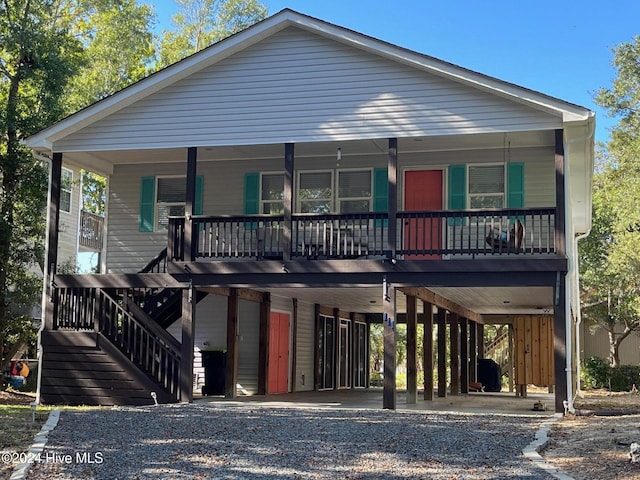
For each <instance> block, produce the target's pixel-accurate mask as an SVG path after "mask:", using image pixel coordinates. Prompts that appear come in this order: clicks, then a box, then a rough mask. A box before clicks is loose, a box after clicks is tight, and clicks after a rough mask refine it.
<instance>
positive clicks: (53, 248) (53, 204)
mask: <svg viewBox="0 0 640 480" xmlns="http://www.w3.org/2000/svg"><path fill="white" fill-rule="evenodd" d="M50 175H51V189H50V190H49V223H48V225H47V256H46V259H47V260H46V261H47V264H46V265H45V281H46V282H47V283H46V285H45V287H44V288H45V291H46V307H45V312H44V313H45V318H44V322H45V328H46V329H47V330H52V329H53V325H54V315H55V313H56V312H55V305H54V303H53V302H52V299H53V293H54V292H53V286H52V282H53V276H54V275H55V274H56V269H57V268H58V225H59V223H60V189H61V186H62V185H61V184H62V153H54V154H53V158H52V160H51V174H50ZM40 371H41V369H40Z"/></svg>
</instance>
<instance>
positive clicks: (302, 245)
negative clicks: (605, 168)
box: [26, 9, 595, 411]
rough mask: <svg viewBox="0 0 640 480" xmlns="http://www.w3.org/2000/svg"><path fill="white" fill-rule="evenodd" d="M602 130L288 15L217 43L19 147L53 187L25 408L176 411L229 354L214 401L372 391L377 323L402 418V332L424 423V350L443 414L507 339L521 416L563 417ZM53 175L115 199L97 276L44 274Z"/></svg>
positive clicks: (585, 116) (389, 397)
mask: <svg viewBox="0 0 640 480" xmlns="http://www.w3.org/2000/svg"><path fill="white" fill-rule="evenodd" d="M594 123H595V119H594V114H593V112H591V111H589V110H587V109H585V108H583V107H580V106H577V105H573V104H571V103H568V102H565V101H562V100H559V99H556V98H552V97H550V96H547V95H544V94H541V93H537V92H534V91H531V90H528V89H526V88H522V87H519V86H517V85H513V84H510V83H506V82H503V81H500V80H498V79H495V78H491V77H488V76H486V75H483V74H480V73H477V72H473V71H470V70H467V69H464V68H461V67H458V66H456V65H452V64H450V63H446V62H444V61H441V60H438V59H435V58H432V57H429V56H426V55H423V54H420V53H416V52H413V51H409V50H406V49H403V48H400V47H397V46H395V45H391V44H388V43H385V42H383V41H380V40H377V39H375V38H371V37H368V36H365V35H362V34H359V33H357V32H354V31H351V30H348V29H345V28H341V27H339V26H336V25H332V24H329V23H326V22H324V21H322V20H319V19H316V18H311V17H309V16H306V15H303V14H300V13H297V12H295V11H292V10H288V9H286V10H283V11H281V12H279V13H277V14H275V15H273V16H271V17H269V18H267V19H266V20H264V21H262V22H260V23H258V24H256V25H253V26H252V27H250V28H248V29H246V30H244V31H242V32H239V33H237V34H235V35H233V36H231V37H229V38H227V39H225V40H223V41H221V42H218V43H216V44H213V45H211V46H210V47H209V48H207V49H205V50H203V51H201V52H199V53H197V54H195V55H193V56H190V57H188V58H186V59H184V60H182V61H181V62H178V63H176V64H174V65H172V66H170V67H168V68H165V69H164V70H161V71H159V72H157V73H155V74H153V75H151V76H149V77H148V78H146V79H144V80H142V81H140V82H138V83H136V84H134V85H131V86H130V87H128V88H126V89H124V90H122V91H120V92H118V93H116V94H114V95H113V96H111V97H108V98H106V99H104V100H102V101H100V102H98V103H96V104H94V105H91V106H89V107H87V108H85V109H84V110H82V111H80V112H78V113H76V114H74V115H72V116H70V117H68V118H66V119H64V120H62V121H60V122H58V123H56V124H54V125H52V126H50V127H49V128H47V129H45V130H43V131H41V132H39V133H37V134H35V135H33V136H32V137H29V138H28V139H27V140H26V145H27V146H29V147H30V148H32V149H33V150H34V151H35V152H36V154H37V155H40V156H42V157H46V158H49V159H50V161H51V167H52V174H51V184H52V188H51V198H50V200H51V201H50V205H51V207H50V218H51V222H50V224H49V230H48V231H49V233H48V246H49V247H48V261H47V265H48V271H47V272H46V279H45V288H46V297H45V300H46V307H47V308H46V312H45V322H44V327H43V331H42V332H41V344H42V352H41V355H42V362H43V368H42V369H41V375H42V376H41V383H40V390H39V395H40V399H41V400H42V401H43V402H46V403H102V404H117V403H147V404H148V403H150V402H151V400H150V395H151V392H155V394H156V397H157V400H158V401H190V400H191V399H192V398H193V394H194V387H193V384H194V383H196V386H200V385H201V384H202V379H201V378H200V375H201V374H202V372H201V370H200V369H199V368H200V364H199V361H196V362H194V352H197V354H198V356H199V355H200V352H201V351H207V350H220V349H222V350H225V351H226V354H225V357H224V363H223V364H222V366H220V365H219V366H218V367H219V369H221V370H222V371H223V372H224V375H223V381H222V383H223V387H224V388H223V391H224V394H225V395H226V396H227V397H235V396H236V395H239V394H265V393H277V392H291V391H305V390H332V389H343V388H346V389H351V388H366V387H368V386H369V365H368V363H369V355H368V348H369V347H368V345H369V341H368V336H369V333H370V325H371V324H374V323H378V324H380V323H382V325H383V328H384V352H385V367H384V368H385V370H384V386H383V394H382V405H383V407H384V408H395V392H396V382H395V366H394V363H395V356H394V352H395V348H396V344H395V335H394V329H395V327H396V325H397V324H398V323H399V322H406V323H407V330H408V359H409V366H408V369H407V370H408V401H409V402H415V401H416V396H417V389H416V369H415V362H416V359H415V350H416V349H415V345H416V342H417V341H423V342H424V344H425V350H426V351H427V352H428V353H427V354H426V355H425V359H424V363H425V366H426V370H427V371H429V372H432V371H433V367H434V363H433V362H434V359H435V358H437V368H438V385H437V394H438V395H441V396H444V395H446V394H452V395H456V394H459V393H464V392H466V391H468V388H469V382H470V381H473V380H475V379H476V378H477V375H478V371H477V368H476V365H477V358H478V357H481V356H482V355H483V353H482V352H483V348H482V344H483V341H482V339H483V335H482V331H483V324H484V323H485V322H494V321H496V322H498V321H501V322H506V323H509V324H510V325H512V326H513V329H514V337H513V338H514V345H515V346H514V348H515V351H516V361H515V368H516V384H517V386H518V391H519V393H520V394H526V384H528V383H538V384H540V385H548V386H549V387H550V388H551V387H554V386H555V394H556V410H557V411H564V408H563V401H566V400H568V401H571V399H572V397H573V394H572V392H573V389H574V382H575V375H574V374H575V364H574V360H575V353H574V352H575V342H574V338H575V319H576V315H577V312H578V311H579V303H578V295H577V290H576V288H577V282H576V275H577V269H576V238H577V236H578V235H581V234H585V233H587V232H588V231H589V228H590V222H591V175H592V164H593V143H594ZM65 165H73V166H75V167H77V168H83V169H87V170H90V171H93V172H97V173H100V174H102V175H104V176H106V177H107V178H108V202H107V203H108V205H107V213H106V217H105V222H104V226H103V227H102V228H103V229H104V230H103V233H104V238H105V241H104V243H103V244H102V246H101V247H100V249H101V272H102V273H100V274H92V275H86V274H85V275H74V274H62V273H61V272H59V271H57V270H56V268H57V265H58V261H57V258H58V257H57V256H58V255H59V254H58V250H57V246H59V239H58V236H57V232H58V226H59V225H60V222H61V218H62V213H60V210H61V208H62V196H61V178H62V177H61V176H62V173H61V172H62V171H63V170H62V169H63V168H65ZM417 323H423V324H424V326H425V327H424V329H425V331H426V332H427V334H426V335H425V336H424V339H417V338H416V333H415V332H416V324H417ZM436 327H437V331H438V335H437V339H436V341H435V342H434V341H433V335H430V333H432V332H434V331H435V330H434V328H436ZM447 344H448V345H449V350H450V351H451V354H450V355H451V358H450V363H451V367H450V371H449V372H447V364H446V355H447V353H446V352H447ZM430 367H431V368H430ZM447 376H450V382H449V385H447ZM425 385H426V388H425V398H426V399H429V398H432V395H433V392H434V390H436V388H435V387H436V386H435V385H433V376H432V375H431V374H429V375H425ZM196 393H197V392H196Z"/></svg>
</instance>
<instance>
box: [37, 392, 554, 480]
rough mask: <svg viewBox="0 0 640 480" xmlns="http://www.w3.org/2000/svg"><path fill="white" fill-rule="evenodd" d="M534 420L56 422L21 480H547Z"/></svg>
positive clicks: (123, 418) (318, 417) (128, 412)
mask: <svg viewBox="0 0 640 480" xmlns="http://www.w3.org/2000/svg"><path fill="white" fill-rule="evenodd" d="M541 421H542V420H541V419H540V418H537V417H533V416H502V415H464V414H445V413H433V412H407V411H397V412H392V411H388V410H356V409H339V408H318V407H314V408H301V407H297V408H286V407H273V406H256V405H247V404H245V405H237V404H225V403H206V404H205V403H201V404H198V403H196V404H177V405H161V406H156V407H135V408H128V407H125V408H114V409H103V410H89V411H76V412H70V411H63V412H62V414H61V417H60V422H59V423H58V426H57V427H56V428H55V430H54V431H53V432H52V433H51V434H50V435H49V443H48V444H47V447H46V448H45V450H44V452H43V454H42V461H41V462H39V463H35V464H34V465H33V466H32V468H31V470H30V471H29V474H28V477H27V478H28V479H46V480H54V479H146V478H149V479H152V478H153V479H169V478H171V479H187V478H189V479H242V480H245V479H247V480H254V479H292V478H296V479H371V480H373V479H376V480H377V479H405V478H422V479H436V480H440V479H465V480H467V479H468V480H475V479H492V480H493V479H531V480H533V479H548V478H551V477H549V476H548V474H546V473H545V472H543V471H541V470H539V469H537V468H536V467H534V466H533V464H531V463H530V462H528V461H527V460H526V459H525V458H524V457H523V455H522V449H523V448H524V447H525V446H526V445H528V444H529V443H531V441H533V439H534V435H535V432H536V431H537V429H538V427H539V426H540V423H541Z"/></svg>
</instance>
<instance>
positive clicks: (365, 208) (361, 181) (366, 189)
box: [338, 170, 373, 213]
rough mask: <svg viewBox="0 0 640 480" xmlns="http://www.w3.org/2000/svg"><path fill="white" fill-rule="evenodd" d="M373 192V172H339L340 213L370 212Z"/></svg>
mask: <svg viewBox="0 0 640 480" xmlns="http://www.w3.org/2000/svg"><path fill="white" fill-rule="evenodd" d="M372 190H373V189H372V188H371V170H357V171H349V170H347V171H340V172H338V211H339V212H340V213H362V212H370V211H371V193H372Z"/></svg>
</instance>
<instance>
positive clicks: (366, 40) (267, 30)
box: [25, 9, 594, 151]
mask: <svg viewBox="0 0 640 480" xmlns="http://www.w3.org/2000/svg"><path fill="white" fill-rule="evenodd" d="M290 26H295V27H298V28H301V29H304V30H307V31H309V32H313V33H315V34H318V35H321V36H324V37H326V38H330V39H332V40H334V41H337V42H341V43H343V44H347V45H350V46H352V47H355V48H358V49H361V50H364V51H367V52H369V53H372V54H375V55H379V56H381V57H384V58H387V59H390V60H392V61H395V62H399V63H401V64H404V65H408V66H411V67H413V68H416V69H418V70H422V71H425V72H428V73H431V74H434V75H438V76H440V77H443V78H446V79H449V80H452V81H455V82H458V83H461V84H465V85H468V86H471V87H473V88H477V89H479V90H482V91H485V92H488V93H491V94H494V95H497V96H500V97H503V98H506V99H509V100H512V101H514V102H517V103H521V104H524V105H527V106H529V107H532V108H535V109H537V110H540V111H543V112H547V113H550V114H553V115H556V116H560V117H561V118H562V120H563V122H565V123H569V122H572V123H574V124H575V122H577V123H579V124H585V125H587V124H591V128H590V129H593V116H594V115H593V112H591V111H589V110H588V109H586V108H584V107H580V106H578V105H575V104H572V103H569V102H565V101H563V100H560V99H557V98H554V97H551V96H548V95H545V94H542V93H539V92H535V91H533V90H530V89H527V88H524V87H520V86H518V85H515V84H512V83H508V82H504V81H502V80H499V79H496V78H493V77H490V76H487V75H484V74H481V73H478V72H474V71H472V70H469V69H466V68H463V67H460V66H457V65H454V64H451V63H448V62H445V61H442V60H439V59H436V58H434V57H430V56H428V55H424V54H421V53H417V52H414V51H411V50H408V49H405V48H402V47H398V46H395V45H392V44H390V43H387V42H384V41H381V40H378V39H375V38H373V37H370V36H367V35H364V34H361V33H358V32H355V31H353V30H349V29H346V28H343V27H339V26H336V25H333V24H331V23H328V22H325V21H322V20H319V19H316V18H313V17H310V16H307V15H303V14H301V13H298V12H295V11H293V10H290V9H284V10H282V11H280V12H279V13H277V14H275V15H273V16H271V17H268V18H266V19H265V20H262V21H261V22H258V23H256V24H255V25H253V26H251V27H249V28H247V29H245V30H243V31H241V32H238V33H236V34H234V35H232V36H230V37H228V38H226V39H224V40H221V41H220V42H217V43H215V44H213V45H211V46H209V47H207V48H206V49H204V50H201V51H200V52H197V53H195V54H193V55H191V56H189V57H187V58H185V59H183V60H181V61H179V62H177V63H175V64H173V65H170V66H168V67H166V68H164V69H162V70H159V71H158V72H155V73H154V74H152V75H150V76H148V77H146V78H144V79H142V80H140V81H138V82H136V83H134V84H132V85H130V86H128V87H126V88H124V89H123V90H121V91H119V92H117V93H115V94H113V95H111V96H110V97H107V98H105V99H103V100H100V101H98V102H96V103H94V104H92V105H90V106H88V107H86V108H84V109H82V110H80V111H79V112H76V113H75V114H73V115H71V116H69V117H67V118H65V119H63V120H61V121H59V122H57V123H55V124H53V125H51V126H50V127H48V128H46V129H44V130H42V131H40V132H38V133H36V134H34V135H32V136H30V137H29V138H27V139H26V140H25V144H26V145H27V146H29V147H31V148H33V149H36V150H49V151H51V150H52V146H53V143H54V142H55V141H57V140H59V139H61V138H64V137H66V136H68V135H70V134H72V133H74V132H77V131H78V130H80V129H82V128H84V127H86V126H88V125H91V124H93V123H94V122H96V121H98V120H100V119H103V118H105V117H107V116H108V115H111V114H112V113H114V112H117V111H119V110H121V109H123V108H125V107H126V106H128V105H131V104H132V103H134V102H136V101H139V100H141V99H143V98H145V97H147V96H149V95H151V94H153V93H155V92H158V91H159V90H161V89H163V88H165V87H167V86H169V85H172V84H174V83H175V82H178V81H179V80H181V79H184V78H186V77H188V76H190V75H191V74H193V73H195V72H198V71H200V70H202V69H203V68H206V67H208V66H211V65H213V64H216V63H217V62H220V61H221V60H223V59H225V58H228V57H230V56H231V55H233V54H235V53H238V52H240V51H242V50H244V49H246V48H248V47H250V46H251V45H254V44H256V43H258V42H260V41H261V40H263V39H265V38H267V37H270V36H272V35H274V34H276V33H277V32H280V31H282V30H284V29H286V28H288V27H290Z"/></svg>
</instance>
